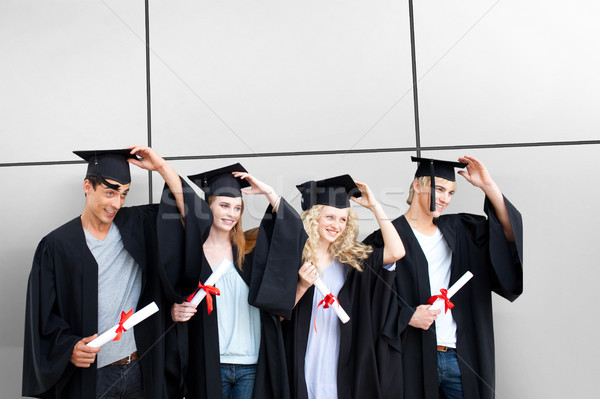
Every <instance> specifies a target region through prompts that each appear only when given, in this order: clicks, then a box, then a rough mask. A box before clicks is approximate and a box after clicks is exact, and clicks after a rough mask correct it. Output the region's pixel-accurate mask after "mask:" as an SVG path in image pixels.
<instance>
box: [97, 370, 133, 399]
mask: <svg viewBox="0 0 600 399" xmlns="http://www.w3.org/2000/svg"><path fill="white" fill-rule="evenodd" d="M96 398H97V399H144V387H143V385H142V369H141V368H140V365H139V362H137V361H134V362H132V363H130V364H128V365H126V366H104V367H102V368H100V369H98V370H97V371H96Z"/></svg>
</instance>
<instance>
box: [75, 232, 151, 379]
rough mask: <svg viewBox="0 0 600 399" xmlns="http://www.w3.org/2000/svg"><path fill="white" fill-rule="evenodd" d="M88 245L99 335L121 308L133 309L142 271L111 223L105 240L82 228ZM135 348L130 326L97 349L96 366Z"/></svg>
mask: <svg viewBox="0 0 600 399" xmlns="http://www.w3.org/2000/svg"><path fill="white" fill-rule="evenodd" d="M84 232H85V240H86V243H87V246H88V248H89V249H90V251H91V252H92V255H94V258H95V259H96V262H97V263H98V334H102V333H103V332H104V331H106V330H108V329H109V328H111V327H113V326H114V325H115V324H117V323H118V322H119V320H120V318H121V311H124V312H125V313H127V312H128V311H129V310H130V309H133V311H134V312H135V311H136V307H137V303H138V300H139V298H140V291H141V289H142V270H141V269H140V267H139V265H138V264H137V263H136V262H135V260H134V259H133V258H132V257H131V255H130V254H129V252H127V250H126V249H125V247H124V246H123V241H122V240H121V233H120V232H119V229H118V228H117V226H116V225H115V224H114V223H113V224H112V225H111V226H110V230H109V231H108V234H107V236H106V238H105V239H104V241H102V240H99V239H97V238H96V237H94V236H93V235H91V234H90V233H89V232H88V231H87V230H85V229H84ZM136 350H137V348H136V345H135V337H134V335H133V328H131V329H130V330H127V332H125V333H123V334H122V335H121V339H120V340H119V341H111V342H109V343H107V344H105V345H103V346H102V349H101V350H100V352H98V357H97V362H98V365H97V367H98V368H101V367H104V366H106V365H107V364H110V363H112V362H114V361H117V360H119V359H122V358H124V357H126V356H128V355H130V354H131V353H133V352H135V351H136Z"/></svg>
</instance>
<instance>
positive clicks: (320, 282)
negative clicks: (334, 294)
mask: <svg viewBox="0 0 600 399" xmlns="http://www.w3.org/2000/svg"><path fill="white" fill-rule="evenodd" d="M315 287H317V289H318V290H319V292H320V293H321V295H323V297H326V296H327V295H329V294H331V291H329V289H328V288H327V287H326V286H325V283H324V282H323V280H321V279H320V278H318V277H317V280H316V281H315ZM329 307H330V308H331V309H333V311H334V312H335V314H336V315H337V316H338V317H339V318H340V320H341V322H342V323H344V324H346V323H348V321H349V320H350V316H348V313H346V311H345V310H344V309H343V308H342V307H341V306H340V302H339V301H338V299H337V298H335V303H334V304H333V305H330V306H329Z"/></svg>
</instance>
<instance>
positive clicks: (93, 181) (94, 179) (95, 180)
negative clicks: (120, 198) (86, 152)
mask: <svg viewBox="0 0 600 399" xmlns="http://www.w3.org/2000/svg"><path fill="white" fill-rule="evenodd" d="M85 180H87V181H89V182H90V184H91V185H92V188H93V189H94V190H95V189H96V186H97V185H98V184H101V182H100V179H98V177H97V176H86V177H85V179H84V181H85Z"/></svg>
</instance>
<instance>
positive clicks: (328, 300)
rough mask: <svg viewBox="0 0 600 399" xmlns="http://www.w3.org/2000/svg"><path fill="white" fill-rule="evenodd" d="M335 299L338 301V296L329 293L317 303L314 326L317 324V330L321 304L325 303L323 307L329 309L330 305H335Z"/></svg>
mask: <svg viewBox="0 0 600 399" xmlns="http://www.w3.org/2000/svg"><path fill="white" fill-rule="evenodd" d="M335 301H337V298H336V297H335V296H334V295H333V294H331V293H329V294H327V295H326V296H325V298H323V299H321V302H319V304H318V305H317V309H315V320H314V323H313V324H314V326H315V332H317V311H318V310H319V306H321V305H323V304H325V305H323V309H327V308H328V307H329V305H333V304H334V303H335Z"/></svg>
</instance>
